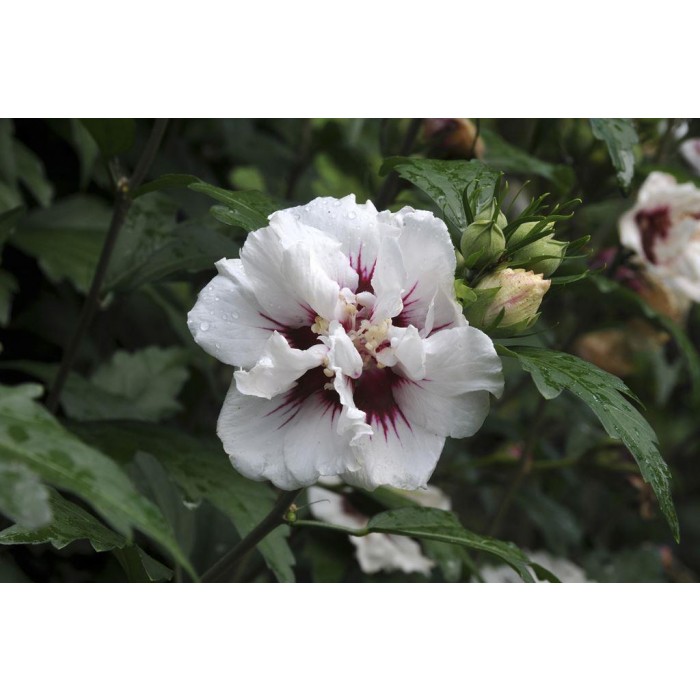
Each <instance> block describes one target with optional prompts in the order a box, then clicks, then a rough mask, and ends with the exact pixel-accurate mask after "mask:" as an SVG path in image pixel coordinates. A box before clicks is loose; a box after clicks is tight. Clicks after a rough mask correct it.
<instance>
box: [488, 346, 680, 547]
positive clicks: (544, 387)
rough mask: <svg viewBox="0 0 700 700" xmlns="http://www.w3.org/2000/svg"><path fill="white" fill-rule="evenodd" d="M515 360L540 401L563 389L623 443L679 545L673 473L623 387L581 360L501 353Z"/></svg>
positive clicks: (533, 351) (526, 351)
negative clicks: (651, 491)
mask: <svg viewBox="0 0 700 700" xmlns="http://www.w3.org/2000/svg"><path fill="white" fill-rule="evenodd" d="M499 352H502V354H505V355H507V356H512V357H515V358H517V359H518V360H519V362H520V364H521V365H522V367H523V369H524V370H526V371H527V372H529V373H530V374H531V375H532V378H533V379H534V381H535V384H536V385H537V388H538V389H539V391H540V393H541V394H542V396H544V397H545V398H546V399H552V398H555V397H557V396H558V395H559V394H560V393H561V392H562V391H563V390H564V389H567V390H568V391H570V392H572V393H573V394H574V395H576V396H578V397H579V398H580V399H581V400H582V401H584V402H585V403H586V404H587V405H588V407H589V408H590V409H591V410H592V411H593V413H595V415H596V416H597V417H598V419H599V420H600V422H601V423H602V425H603V427H604V428H605V430H606V432H607V433H608V435H610V437H613V438H618V439H619V440H622V442H623V443H624V444H625V447H627V449H628V450H629V451H630V453H631V454H632V456H633V457H634V459H635V461H636V462H637V464H638V465H639V469H640V471H641V473H642V477H643V478H644V480H645V481H646V482H647V483H649V484H650V485H651V487H652V489H653V490H654V493H655V494H656V498H657V499H658V501H659V505H660V507H661V511H662V512H663V514H664V515H665V516H666V520H667V521H668V524H669V526H670V528H671V531H672V533H673V536H674V538H675V539H676V541H678V540H679V537H680V535H679V530H678V517H677V516H676V511H675V508H674V506H673V500H672V498H671V473H670V471H669V468H668V466H667V465H666V462H665V461H664V459H663V457H662V456H661V453H660V452H659V449H658V447H657V438H656V433H655V432H654V430H653V429H652V427H651V426H650V425H649V423H647V421H646V420H645V419H644V417H643V416H642V415H641V414H640V413H639V411H637V409H635V408H634V406H633V405H632V404H631V403H630V402H629V401H628V400H627V399H628V398H632V399H634V400H637V399H636V397H635V396H634V394H633V393H632V392H631V391H630V390H629V389H628V388H627V386H626V385H625V383H624V382H623V381H622V380H621V379H618V378H617V377H615V376H613V375H612V374H608V372H605V371H603V370H602V369H599V368H598V367H596V366H595V365H592V364H590V363H588V362H585V361H584V360H582V359H580V358H578V357H574V356H573V355H567V354H566V353H563V352H557V351H555V350H547V349H546V348H536V347H509V348H507V349H504V348H499Z"/></svg>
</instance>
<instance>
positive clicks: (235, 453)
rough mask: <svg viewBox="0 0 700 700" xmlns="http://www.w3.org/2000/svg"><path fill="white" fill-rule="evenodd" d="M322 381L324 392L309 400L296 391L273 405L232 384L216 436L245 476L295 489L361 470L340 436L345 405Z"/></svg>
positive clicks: (309, 393)
mask: <svg viewBox="0 0 700 700" xmlns="http://www.w3.org/2000/svg"><path fill="white" fill-rule="evenodd" d="M312 372H319V373H320V370H312ZM308 374H311V373H308ZM323 379H324V377H323V374H322V373H320V382H319V389H318V390H316V391H309V392H307V393H308V395H307V396H303V393H304V392H302V391H300V388H295V389H292V390H291V391H290V392H288V393H287V394H284V395H281V396H276V397H275V398H273V399H271V400H268V399H261V398H258V397H256V396H245V395H244V394H241V393H240V391H238V389H237V388H236V385H235V382H234V383H232V384H231V388H230V389H229V392H228V394H227V396H226V399H225V401H224V405H223V408H222V410H221V414H220V416H219V421H218V425H217V433H218V435H219V437H220V438H221V441H222V442H223V445H224V449H225V450H226V453H227V454H228V455H229V457H230V459H231V463H232V464H233V466H234V467H235V468H236V469H237V470H238V471H239V472H240V473H241V474H243V475H244V476H246V477H248V478H249V479H254V480H256V481H264V480H266V479H267V480H270V481H272V483H274V484H275V485H276V486H278V487H279V488H282V489H287V490H291V489H296V488H302V487H304V486H310V485H311V484H313V483H314V482H315V481H317V480H318V479H319V477H321V476H332V475H341V474H344V473H346V472H348V471H349V470H351V469H356V468H357V465H356V461H355V456H354V454H353V452H352V449H351V448H350V446H349V445H348V440H347V437H345V436H342V435H339V434H338V432H337V424H338V416H339V413H340V406H339V405H338V404H337V402H335V405H334V403H333V400H332V398H333V395H332V392H329V391H325V392H324V390H323V389H322V388H320V387H321V386H322V383H323ZM302 381H304V379H302Z"/></svg>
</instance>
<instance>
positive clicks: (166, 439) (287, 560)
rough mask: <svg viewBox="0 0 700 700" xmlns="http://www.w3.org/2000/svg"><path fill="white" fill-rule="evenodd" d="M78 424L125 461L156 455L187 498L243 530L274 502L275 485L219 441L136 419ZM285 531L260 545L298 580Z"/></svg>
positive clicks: (284, 577)
mask: <svg viewBox="0 0 700 700" xmlns="http://www.w3.org/2000/svg"><path fill="white" fill-rule="evenodd" d="M75 430H76V432H78V434H79V435H82V436H84V437H85V439H89V440H90V443H91V444H97V445H98V446H100V448H101V449H103V450H104V451H105V452H107V454H110V455H111V456H112V457H113V458H114V459H116V460H118V461H120V462H122V463H126V462H128V461H130V460H131V459H133V457H134V455H135V454H136V452H137V451H140V452H145V453H148V454H151V455H153V456H154V457H155V458H156V459H157V460H158V461H159V462H160V463H161V464H162V465H163V467H164V468H165V469H166V470H167V472H168V473H169V474H171V475H172V477H173V478H174V479H175V481H176V482H177V483H178V484H179V485H180V487H181V488H182V490H183V492H184V493H185V495H186V497H187V499H188V501H191V502H193V503H196V502H198V501H201V500H202V499H205V500H207V501H209V502H210V503H212V504H213V505H214V506H215V507H216V508H217V509H219V510H220V511H221V512H222V513H224V514H226V515H227V516H228V517H229V518H230V519H231V522H232V523H233V525H234V527H235V528H236V530H237V531H238V533H239V534H240V535H241V536H245V535H246V534H248V533H249V532H250V531H251V530H252V529H253V528H254V527H255V526H256V525H257V524H258V523H259V522H260V521H261V520H262V519H263V518H264V517H265V516H266V515H267V514H268V513H269V512H270V510H272V507H273V506H274V504H275V500H276V498H275V494H274V492H273V490H272V489H271V488H270V487H269V486H268V485H267V484H264V483H261V482H255V481H251V480H250V479H246V478H245V477H243V476H241V475H240V474H239V473H238V472H236V471H235V470H234V468H233V467H232V466H231V463H230V462H229V460H228V458H227V457H226V455H225V454H224V452H223V450H222V449H221V446H220V445H218V444H210V443H203V442H201V441H199V440H196V439H194V438H191V437H189V436H188V435H186V434H184V433H182V432H181V431H175V430H170V429H168V428H164V427H162V426H155V425H152V424H145V423H135V422H129V423H126V422H123V423H117V422H108V421H100V422H96V423H81V424H80V425H76V426H75ZM286 536H287V533H286V531H285V528H277V529H276V530H274V531H273V532H272V533H270V535H268V536H267V537H266V538H265V539H264V540H263V541H262V542H261V543H260V544H259V545H258V549H259V550H260V553H261V554H262V555H263V557H264V559H265V561H266V562H267V565H268V566H269V567H270V569H271V570H272V571H273V572H274V574H275V576H277V578H278V579H279V580H280V581H284V582H288V581H293V580H294V573H293V571H292V566H293V564H294V555H293V554H292V551H291V550H290V549H289V546H288V545H287V542H286Z"/></svg>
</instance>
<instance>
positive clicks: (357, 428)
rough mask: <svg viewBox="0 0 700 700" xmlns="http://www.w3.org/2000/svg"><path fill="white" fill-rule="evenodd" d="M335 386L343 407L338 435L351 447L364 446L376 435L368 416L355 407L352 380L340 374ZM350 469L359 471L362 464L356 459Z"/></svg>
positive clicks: (338, 425)
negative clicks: (368, 421)
mask: <svg viewBox="0 0 700 700" xmlns="http://www.w3.org/2000/svg"><path fill="white" fill-rule="evenodd" d="M333 386H334V387H335V391H336V393H337V394H338V397H339V400H340V404H341V405H342V407H343V408H342V410H341V412H340V417H339V418H338V424H337V428H336V430H337V432H338V435H341V436H343V438H344V439H345V443H346V444H349V445H350V446H351V447H354V446H356V445H362V444H364V443H365V442H366V441H367V440H368V439H369V437H370V436H372V435H373V434H374V430H373V429H372V427H371V426H370V425H368V423H367V414H366V413H365V412H364V411H361V410H360V409H359V408H357V406H356V405H355V401H354V398H353V395H352V385H351V383H350V380H349V379H348V378H347V377H345V376H343V375H342V374H341V373H340V372H338V373H336V375H335V378H334V379H333ZM353 454H354V453H353ZM348 468H349V469H350V470H351V471H357V470H358V469H359V468H360V463H359V462H358V461H357V460H356V459H355V460H353V461H352V462H351V463H348Z"/></svg>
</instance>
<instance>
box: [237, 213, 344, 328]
mask: <svg viewBox="0 0 700 700" xmlns="http://www.w3.org/2000/svg"><path fill="white" fill-rule="evenodd" d="M241 260H242V261H243V265H244V267H245V271H246V273H247V275H248V279H249V280H250V285H251V288H252V290H253V291H254V293H255V296H256V298H257V299H258V302H259V303H260V305H261V306H262V307H263V309H264V310H265V313H266V314H267V315H268V316H269V317H270V318H271V319H274V321H275V322H277V323H278V324H280V325H283V326H290V327H292V328H296V327H299V326H301V325H304V324H308V325H310V324H312V323H313V322H314V318H315V316H316V315H321V316H323V317H324V318H328V317H329V316H332V314H333V310H334V309H335V305H336V304H337V302H338V293H339V292H340V289H341V288H342V287H351V288H352V287H353V286H354V285H355V283H356V280H357V273H355V271H354V270H353V269H352V268H351V267H350V264H349V261H348V260H347V258H346V257H345V256H344V255H343V254H342V252H341V250H340V245H339V244H338V242H337V241H335V240H333V239H331V238H329V237H328V236H324V234H322V233H321V232H320V231H317V230H315V229H312V228H311V227H304V226H302V225H300V224H299V222H298V221H297V220H296V219H294V217H292V216H290V215H289V214H287V213H286V212H284V211H282V212H277V213H276V214H274V215H273V216H272V217H271V219H270V226H269V227H268V228H265V229H260V230H259V231H254V232H253V233H250V234H249V235H248V238H247V240H246V242H245V245H244V246H243V248H242V249H241Z"/></svg>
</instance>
